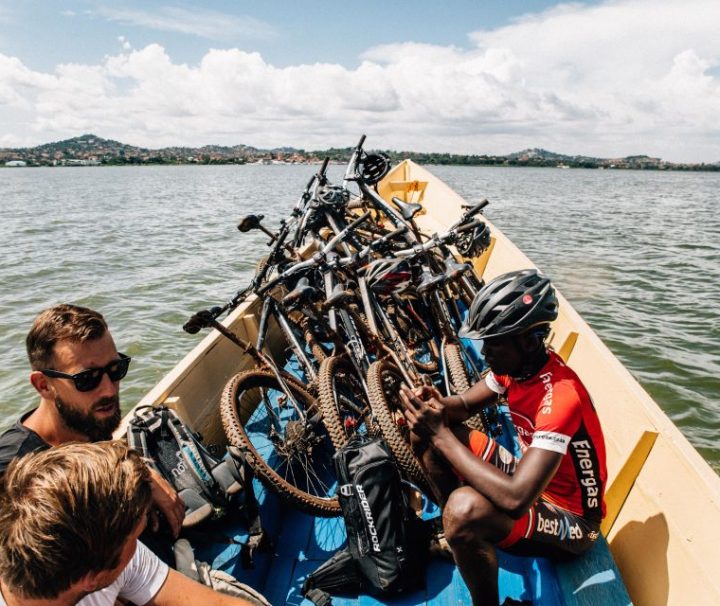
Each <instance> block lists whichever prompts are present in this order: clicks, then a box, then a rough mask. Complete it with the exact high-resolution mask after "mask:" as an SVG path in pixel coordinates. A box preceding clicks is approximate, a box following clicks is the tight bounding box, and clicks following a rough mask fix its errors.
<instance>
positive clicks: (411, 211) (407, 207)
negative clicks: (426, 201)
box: [392, 196, 423, 221]
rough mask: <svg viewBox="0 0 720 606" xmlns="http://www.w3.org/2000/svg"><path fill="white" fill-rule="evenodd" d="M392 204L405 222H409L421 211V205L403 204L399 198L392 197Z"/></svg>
mask: <svg viewBox="0 0 720 606" xmlns="http://www.w3.org/2000/svg"><path fill="white" fill-rule="evenodd" d="M392 201H393V204H394V205H395V206H397V207H398V210H399V211H400V214H401V215H402V216H403V218H404V219H405V220H406V221H409V220H410V219H412V218H413V217H415V215H417V214H418V213H419V212H420V211H421V210H422V209H423V207H422V204H415V203H414V202H403V201H402V200H401V199H400V198H397V197H395V196H393V198H392Z"/></svg>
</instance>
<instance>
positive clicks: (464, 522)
mask: <svg viewBox="0 0 720 606" xmlns="http://www.w3.org/2000/svg"><path fill="white" fill-rule="evenodd" d="M498 517H499V512H498V510H497V509H496V508H495V506H494V505H493V504H492V503H491V502H490V501H489V500H488V499H487V498H485V497H484V496H483V495H481V494H480V493H479V492H477V491H476V490H474V489H472V488H470V487H468V486H464V487H462V488H458V489H457V490H455V491H453V493H452V494H451V495H450V498H449V499H448V501H447V503H446V504H445V507H444V509H443V527H444V530H445V538H446V539H447V541H448V543H450V545H451V546H452V545H453V544H456V545H460V544H463V543H469V542H474V541H477V540H490V539H492V538H494V537H496V536H497V534H498V529H497V526H498Z"/></svg>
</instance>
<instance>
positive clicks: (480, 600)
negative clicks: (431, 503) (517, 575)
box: [443, 486, 515, 606]
mask: <svg viewBox="0 0 720 606" xmlns="http://www.w3.org/2000/svg"><path fill="white" fill-rule="evenodd" d="M514 523H515V522H514V520H513V519H512V518H511V517H510V516H508V515H506V514H504V513H502V512H500V511H499V510H498V509H496V508H495V506H494V505H493V504H492V503H491V502H490V501H488V500H487V499H486V498H485V497H483V496H482V495H481V494H480V493H478V492H476V491H475V490H473V489H472V488H470V487H467V486H465V487H462V488H458V489H457V490H455V491H454V492H453V493H452V494H451V495H450V498H449V499H448V500H447V503H446V504H445V507H444V508H443V527H444V528H445V538H446V539H447V541H448V543H449V545H450V548H451V549H452V552H453V557H454V558H455V563H456V564H457V567H458V569H459V570H460V574H461V575H462V577H463V580H464V581H465V584H466V585H467V587H468V590H469V591H470V596H471V597H472V601H473V605H474V606H497V605H498V601H499V595H498V561H497V553H496V551H495V544H496V543H498V542H500V541H501V540H502V539H504V538H505V537H506V536H507V535H508V534H509V533H510V531H511V530H512V527H513V525H514Z"/></svg>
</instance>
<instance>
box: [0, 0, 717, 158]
mask: <svg viewBox="0 0 720 606" xmlns="http://www.w3.org/2000/svg"><path fill="white" fill-rule="evenodd" d="M718 23H720V3H718V2H717V1H716V0H684V1H682V2H681V1H670V0H665V1H658V0H655V1H654V2H651V1H650V0H612V1H610V2H606V3H604V4H601V5H598V6H590V7H588V6H585V5H562V6H558V7H555V8H554V9H552V10H549V11H547V12H545V13H541V14H537V15H530V16H525V17H523V18H522V19H520V20H518V21H516V22H515V23H513V24H511V25H508V26H506V27H503V28H500V29H496V30H493V31H482V32H475V33H473V34H471V36H470V39H471V41H472V43H473V46H472V48H470V49H460V48H456V47H442V46H434V45H427V44H418V43H399V44H393V45H385V46H382V47H376V48H371V49H368V50H367V51H366V52H365V53H364V54H363V56H362V57H361V59H362V63H361V64H360V65H359V66H358V67H357V68H354V69H347V68H345V67H343V66H340V65H336V64H332V63H316V64H312V65H294V66H290V67H285V68H278V67H275V66H273V65H271V64H268V63H267V62H266V61H265V60H264V59H263V57H262V56H261V55H259V54H258V53H252V52H245V51H241V50H238V49H225V50H217V49H211V50H209V51H208V52H207V53H206V54H205V56H204V57H203V58H202V60H201V61H200V63H199V64H197V65H186V64H181V63H176V62H174V61H173V59H172V57H170V56H169V55H168V53H167V51H166V50H165V49H164V48H163V47H161V46H160V45H157V44H150V45H148V46H146V47H145V48H142V49H137V50H133V49H131V48H130V45H129V43H128V41H127V40H126V39H125V38H123V37H121V38H120V42H121V44H123V47H124V52H122V53H120V54H117V55H114V56H112V57H108V58H106V60H105V61H104V62H103V63H101V64H98V65H60V66H58V67H57V68H56V69H55V71H54V72H53V73H51V74H46V73H39V72H34V71H32V70H30V69H29V68H27V67H26V66H25V65H23V64H22V62H21V61H19V60H18V59H16V58H12V57H6V56H2V55H0V121H2V123H4V124H12V123H13V116H14V115H15V114H14V112H20V111H22V112H23V116H24V118H23V121H20V122H19V126H18V127H17V129H16V130H13V129H6V130H8V132H7V133H5V135H4V138H5V139H4V140H19V139H21V140H23V141H24V142H25V143H26V144H30V143H32V144H36V143H40V142H44V141H47V140H51V139H57V138H62V137H64V136H74V135H77V134H80V133H81V132H95V133H97V134H99V135H101V136H106V137H112V138H115V139H119V140H121V141H126V142H128V143H133V144H137V145H145V146H149V147H160V146H163V145H170V144H188V145H200V144H207V143H224V144H236V143H246V144H252V145H257V146H275V145H294V146H298V147H305V148H308V149H312V148H318V147H325V146H329V145H341V146H348V145H351V144H352V143H353V142H354V141H355V139H356V138H357V136H358V135H359V134H360V133H362V132H366V133H368V134H369V136H370V139H369V141H368V143H369V144H370V145H371V146H377V147H389V148H394V149H415V150H436V151H455V152H466V153H507V152H511V151H517V150H520V149H523V148H525V147H534V146H540V147H545V148H548V149H551V150H554V151H559V152H564V153H580V154H588V155H597V156H604V157H614V156H622V155H628V154H636V153H648V154H651V155H656V156H660V157H663V158H665V159H668V160H674V161H718V160H720V138H719V137H718V126H717V116H718V115H720V81H719V80H718V77H716V76H713V75H712V74H713V73H717V69H714V68H717V66H718V65H720V36H717V35H716V34H717V31H716V30H717V24H718ZM18 115H19V114H18ZM28 120H29V124H30V128H31V129H32V131H30V130H29V128H28V126H27V124H28Z"/></svg>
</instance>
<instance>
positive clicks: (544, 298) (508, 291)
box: [458, 269, 558, 339]
mask: <svg viewBox="0 0 720 606" xmlns="http://www.w3.org/2000/svg"><path fill="white" fill-rule="evenodd" d="M557 315H558V300H557V296H556V295H555V288H554V287H553V285H552V284H551V283H550V280H549V279H548V278H546V277H545V276H544V275H542V274H541V273H540V272H538V271H537V270H536V269H524V270H520V271H511V272H509V273H506V274H502V275H501V276H498V277H497V278H495V279H494V280H491V281H490V282H488V283H487V284H486V285H485V286H484V287H483V288H482V289H480V291H479V292H478V293H477V295H475V298H474V299H473V302H472V305H470V311H469V312H468V315H467V318H466V319H465V322H464V323H463V326H462V328H461V329H460V331H459V333H458V334H459V335H460V336H461V337H467V338H470V339H488V338H490V337H500V336H506V335H517V334H520V333H524V332H526V331H528V330H530V329H532V328H535V327H538V326H542V325H545V324H547V325H549V324H550V322H552V321H553V320H555V318H557Z"/></svg>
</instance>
